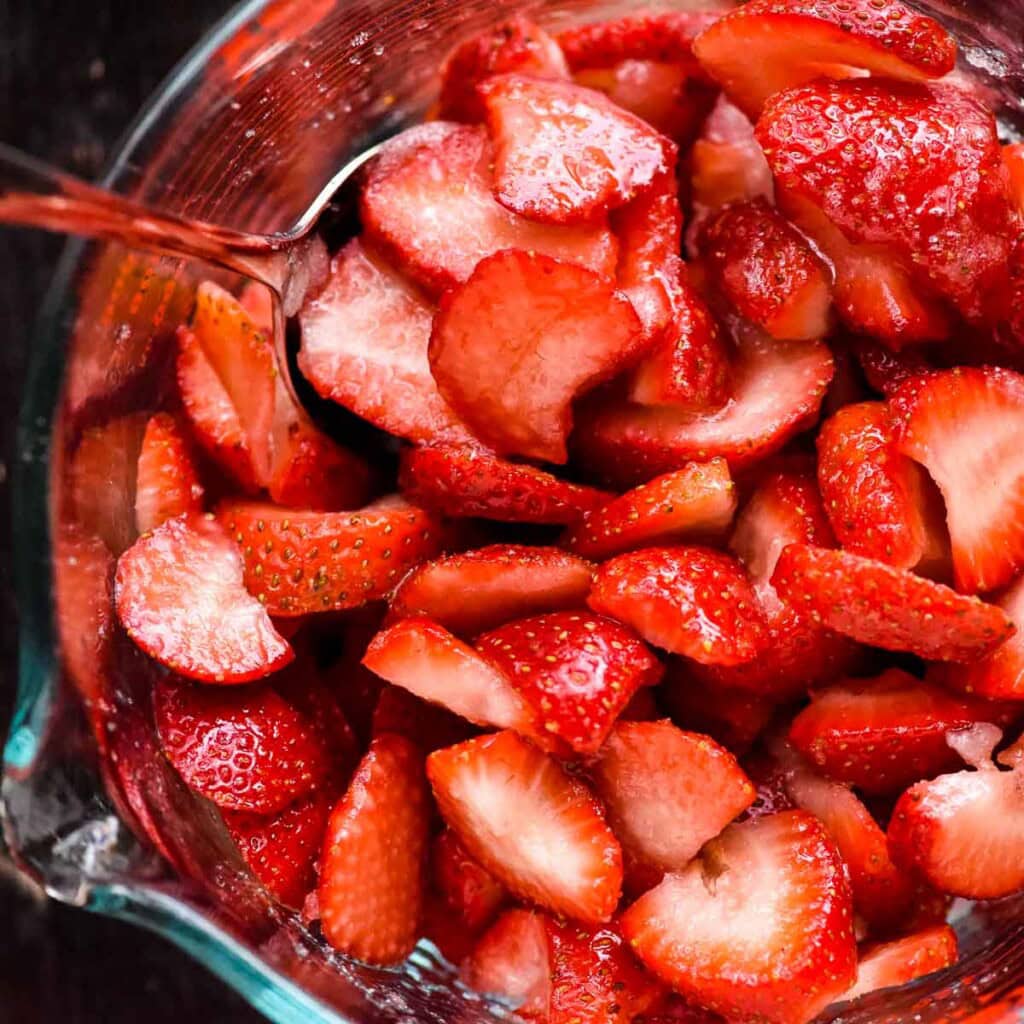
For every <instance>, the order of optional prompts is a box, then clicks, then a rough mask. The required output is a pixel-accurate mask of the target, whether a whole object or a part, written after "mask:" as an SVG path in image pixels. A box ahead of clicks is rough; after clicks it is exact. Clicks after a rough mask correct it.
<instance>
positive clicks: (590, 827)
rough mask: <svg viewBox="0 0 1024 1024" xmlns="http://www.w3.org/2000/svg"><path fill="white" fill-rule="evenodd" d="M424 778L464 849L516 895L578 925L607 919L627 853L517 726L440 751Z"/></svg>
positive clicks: (581, 789) (572, 782) (585, 798)
mask: <svg viewBox="0 0 1024 1024" xmlns="http://www.w3.org/2000/svg"><path fill="white" fill-rule="evenodd" d="M427 775H428V777H429V779H430V784H431V786H433V789H434V796H435V797H436V798H437V802H438V805H439V807H440V809H441V814H442V816H443V817H444V819H445V821H446V822H447V823H448V825H449V826H451V827H452V828H453V829H454V830H455V832H456V833H457V834H458V836H459V838H460V839H461V840H462V842H463V844H464V845H465V847H466V849H467V850H468V851H469V852H470V854H472V856H473V857H475V858H476V859H477V860H478V861H479V862H480V863H481V864H482V865H483V866H484V867H485V868H486V869H487V870H488V871H489V872H490V873H491V874H492V875H494V877H495V878H497V879H498V881H499V882H501V883H502V884H503V885H504V886H505V887H506V888H507V889H508V890H509V891H510V892H511V893H512V894H513V895H514V896H517V897H518V898H519V899H523V900H528V901H530V902H533V903H537V904H539V905H540V906H542V907H547V908H548V909H550V910H552V911H554V912H556V913H561V914H567V915H569V916H571V917H575V918H578V919H579V920H581V921H588V922H601V921H607V920H608V918H609V917H610V916H611V914H612V911H614V909H615V906H616V904H617V903H618V901H619V893H620V891H621V887H622V850H621V848H620V847H619V844H618V842H617V840H616V839H615V836H614V835H612V833H611V830H610V829H609V828H608V826H607V825H606V824H605V823H604V819H603V818H602V817H601V812H600V809H599V806H598V804H597V801H596V800H595V799H594V797H593V796H592V795H591V793H590V792H589V791H588V790H587V789H586V787H585V786H583V784H582V783H580V782H579V781H577V780H576V779H574V778H572V777H570V776H569V775H566V773H565V772H564V771H563V770H562V768H561V767H560V766H559V764H558V762H557V761H555V760H554V759H553V758H551V757H549V756H548V755H547V754H544V753H542V752H541V751H539V750H538V749H537V748H536V747H534V746H532V745H531V744H530V743H528V742H527V741H526V740H524V739H521V738H520V737H519V736H517V735H516V734H515V733H514V732H509V731H505V732H499V733H495V734H493V735H490V736H481V737H480V738H479V739H474V740H469V741H468V742H466V743H460V744H459V745H458V746H456V747H449V748H448V749H447V750H437V751H435V752H434V753H433V754H431V755H430V757H429V758H427Z"/></svg>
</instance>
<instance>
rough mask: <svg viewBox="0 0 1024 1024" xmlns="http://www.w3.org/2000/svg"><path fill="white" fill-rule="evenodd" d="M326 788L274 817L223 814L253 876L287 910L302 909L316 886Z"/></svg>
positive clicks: (327, 796) (327, 801)
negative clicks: (287, 908)
mask: <svg viewBox="0 0 1024 1024" xmlns="http://www.w3.org/2000/svg"><path fill="white" fill-rule="evenodd" d="M331 801H332V796H331V793H330V791H329V790H317V791H316V792H313V793H310V794H309V795H308V796H304V797H301V798H300V799H298V800H296V801H295V803H293V804H289V805H288V806H287V807H286V808H285V809H284V810H283V811H280V812H279V813H278V814H275V815H271V816H267V815H263V814H248V813H245V812H243V811H224V812H223V817H224V824H225V825H226V826H227V830H228V834H229V835H230V836H231V838H232V839H233V840H234V842H235V845H236V846H237V847H238V849H239V851H240V852H241V854H242V858H243V859H244V860H245V862H246V864H248V865H249V868H250V870H251V871H252V873H253V874H254V875H255V876H256V877H257V878H258V879H259V880H260V881H261V882H262V883H263V884H264V885H265V886H266V887H267V888H268V889H269V890H270V891H271V892H272V893H273V894H274V896H275V897H277V899H279V900H280V901H281V902H282V903H284V904H285V905H286V906H289V907H301V906H302V901H303V900H304V899H305V898H306V896H307V895H308V894H309V892H310V890H311V889H312V888H313V886H314V884H315V883H316V868H315V866H314V862H315V861H316V858H317V856H318V855H319V853H320V844H321V843H322V841H323V837H324V829H326V828H327V817H328V815H329V814H330V813H331Z"/></svg>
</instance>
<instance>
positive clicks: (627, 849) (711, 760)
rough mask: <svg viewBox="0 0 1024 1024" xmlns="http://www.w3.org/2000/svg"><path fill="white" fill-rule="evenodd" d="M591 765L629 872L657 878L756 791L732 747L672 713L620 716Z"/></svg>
mask: <svg viewBox="0 0 1024 1024" xmlns="http://www.w3.org/2000/svg"><path fill="white" fill-rule="evenodd" d="M590 773H591V777H592V778H593V780H594V787H595V789H596V791H597V794H598V796H600V797H601V799H602V800H603V801H604V805H605V807H606V808H607V813H608V823H609V824H610V825H611V827H612V830H613V831H614V832H615V835H616V836H617V837H618V840H619V842H620V843H622V852H623V856H624V858H625V861H626V865H627V868H628V873H629V874H631V875H634V874H636V873H641V872H642V873H645V874H646V875H648V876H649V879H650V882H652V883H654V882H657V881H659V880H660V878H661V875H662V874H663V873H665V872H677V871H682V870H683V869H684V868H685V867H686V865H687V864H689V863H690V861H691V860H693V858H694V857H696V856H697V853H698V852H699V851H700V848H701V847H702V846H703V845H704V844H705V843H706V842H707V841H708V840H709V839H712V838H714V837H715V836H717V835H718V833H719V832H721V831H722V829H724V828H725V826H726V825H728V824H729V822H731V821H732V820H733V818H735V817H736V815H737V814H739V813H741V812H742V811H744V810H746V808H747V807H749V806H750V805H751V803H753V801H754V796H755V793H754V787H753V786H752V785H751V784H750V780H749V779H748V778H747V777H746V775H744V773H743V771H742V769H741V768H740V766H739V765H738V764H737V763H736V758H735V757H734V756H733V755H732V754H730V753H729V751H727V750H725V749H724V748H723V747H720V746H719V745H718V744H717V743H715V742H714V741H713V740H711V739H710V738H709V737H707V736H701V735H699V734H698V733H693V732H683V731H682V730H681V729H677V728H676V727H675V726H674V725H673V724H672V723H671V722H666V721H662V722H620V723H619V724H618V725H616V726H615V728H614V729H613V730H612V732H611V734H610V735H609V737H608V741H607V742H606V743H605V745H604V747H602V749H601V751H600V754H599V755H598V757H597V759H596V760H595V762H594V763H593V764H592V765H591V767H590ZM652 794H657V797H656V798H655V799H651V796H652Z"/></svg>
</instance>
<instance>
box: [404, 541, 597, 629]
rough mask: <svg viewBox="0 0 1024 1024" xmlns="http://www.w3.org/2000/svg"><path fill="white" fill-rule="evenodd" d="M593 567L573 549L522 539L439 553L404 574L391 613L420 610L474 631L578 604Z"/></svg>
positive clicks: (415, 613) (444, 623)
mask: <svg viewBox="0 0 1024 1024" xmlns="http://www.w3.org/2000/svg"><path fill="white" fill-rule="evenodd" d="M593 572H594V567H593V566H592V565H591V564H590V563H589V562H584V561H583V559H582V558H577V557H576V556H575V555H571V554H568V553H566V552H564V551H559V550H558V549H557V548H546V547H531V546H528V545H525V544H492V545H490V546H489V547H486V548H480V549H478V550H476V551H466V552H463V553H461V554H456V555H443V556H442V557H441V558H438V559H435V560H434V561H433V562H427V563H425V564H424V565H421V566H419V568H417V569H414V570H413V571H412V572H411V573H409V575H408V576H406V578H405V579H404V580H402V583H401V585H400V586H399V588H398V589H397V590H396V591H395V593H394V596H393V597H392V598H391V612H390V615H389V619H391V620H392V621H393V620H397V619H404V618H408V617H410V616H417V617H420V616H422V617H426V618H428V619H433V620H434V621H435V622H437V623H439V624H440V625H442V626H444V627H445V629H449V630H451V631H452V632H453V633H456V634H459V635H461V636H474V635H476V634H477V633H481V632H483V631H484V630H485V629H493V628H494V627H495V626H500V625H501V624H502V623H503V622H509V621H511V620H512V619H520V618H523V617H525V616H527V615H536V614H538V613H540V612H548V611H558V610H560V609H563V608H578V607H580V605H582V604H583V602H584V599H585V598H586V596H587V594H588V593H589V592H590V580H591V577H592V575H593Z"/></svg>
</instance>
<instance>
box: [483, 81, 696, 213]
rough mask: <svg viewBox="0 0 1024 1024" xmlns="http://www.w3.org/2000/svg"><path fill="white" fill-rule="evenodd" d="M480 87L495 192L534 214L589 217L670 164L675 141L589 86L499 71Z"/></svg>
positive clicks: (638, 189) (646, 183) (651, 179)
mask: <svg viewBox="0 0 1024 1024" xmlns="http://www.w3.org/2000/svg"><path fill="white" fill-rule="evenodd" d="M481 92H482V93H483V97H484V104H485V106H486V108H487V125H488V128H489V129H490V132H491V137H492V138H493V139H494V148H495V153H494V194H495V197H496V198H497V200H498V202H499V203H501V204H502V205H503V206H505V207H507V208H508V209H509V210H513V211H515V212H516V213H520V214H522V215H523V216H525V217H529V218H531V219H533V220H537V221H542V222H547V223H551V224H571V223H588V222H593V220H594V218H596V217H600V215H601V214H602V213H604V212H605V211H606V210H609V209H613V208H615V207H617V206H622V205H623V204H624V203H628V202H629V201H630V200H631V199H633V198H635V197H636V196H637V195H638V194H639V193H641V192H643V191H644V190H645V189H647V188H649V187H650V186H651V184H652V183H653V182H654V181H655V179H656V178H657V177H658V176H659V175H662V174H664V173H666V172H667V171H669V170H670V169H671V168H672V167H673V166H674V164H675V160H676V146H675V144H674V143H673V142H671V141H670V140H669V139H666V138H665V137H664V136H663V135H659V134H658V133H657V132H656V131H655V130H654V129H653V128H652V127H651V126H650V125H648V124H647V123H646V122H644V121H642V120H641V119H640V118H639V117H636V116H635V115H633V114H630V113H628V112H627V111H625V110H622V109H621V108H620V107H617V106H616V105H615V104H614V103H612V102H611V101H610V100H609V99H607V98H606V97H605V96H603V95H602V94H601V93H599V92H595V91H594V90H593V89H585V88H583V87H582V86H578V85H570V84H569V83H567V82H551V81H544V80H542V79H539V78H531V77H529V76H527V75H499V76H497V77H495V78H491V79H490V80H489V81H488V82H487V83H485V84H484V85H483V86H482V87H481ZM552 154H558V158H557V159H556V160H552V158H551V157H552Z"/></svg>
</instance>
